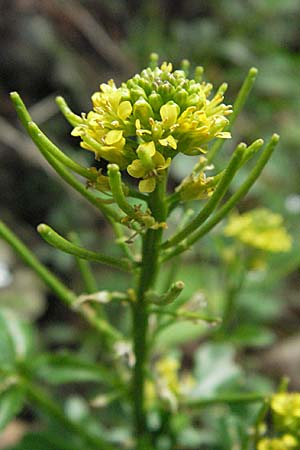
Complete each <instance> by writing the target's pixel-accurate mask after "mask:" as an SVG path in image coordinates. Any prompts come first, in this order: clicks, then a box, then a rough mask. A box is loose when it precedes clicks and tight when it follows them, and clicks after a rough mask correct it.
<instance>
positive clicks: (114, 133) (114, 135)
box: [105, 130, 123, 145]
mask: <svg viewBox="0 0 300 450" xmlns="http://www.w3.org/2000/svg"><path fill="white" fill-rule="evenodd" d="M122 137H123V131H122V130H110V131H109V132H108V133H107V135H106V136H105V143H106V144H107V145H112V144H115V143H116V142H119V141H120V140H121V139H122Z"/></svg>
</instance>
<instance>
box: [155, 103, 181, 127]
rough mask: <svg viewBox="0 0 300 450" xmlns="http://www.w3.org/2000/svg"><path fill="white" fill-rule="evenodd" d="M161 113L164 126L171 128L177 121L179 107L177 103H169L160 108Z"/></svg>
mask: <svg viewBox="0 0 300 450" xmlns="http://www.w3.org/2000/svg"><path fill="white" fill-rule="evenodd" d="M159 112H160V117H161V118H162V121H163V122H164V124H165V125H166V126H168V127H170V126H172V125H174V124H175V122H176V120H177V116H178V113H179V107H178V105H176V103H172V102H169V103H167V104H166V105H163V106H162V107H161V108H160V110H159Z"/></svg>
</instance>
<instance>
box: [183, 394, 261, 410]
mask: <svg viewBox="0 0 300 450" xmlns="http://www.w3.org/2000/svg"><path fill="white" fill-rule="evenodd" d="M267 398H268V395H267V394H262V393H259V392H258V393H256V392H254V393H252V392H250V393H243V394H228V395H226V394H224V395H219V396H218V397H213V398H201V399H198V400H188V401H186V402H184V403H183V404H182V406H185V407H189V408H201V407H205V406H211V405H219V404H222V403H225V404H230V405H233V404H234V405H236V404H242V403H260V402H264V401H266V399H267Z"/></svg>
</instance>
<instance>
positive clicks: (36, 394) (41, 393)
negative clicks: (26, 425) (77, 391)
mask: <svg viewBox="0 0 300 450" xmlns="http://www.w3.org/2000/svg"><path fill="white" fill-rule="evenodd" d="M21 382H22V386H24V388H25V390H26V392H27V395H28V397H29V399H30V400H31V401H32V402H33V403H34V404H36V405H37V407H38V408H40V409H41V410H42V411H44V413H46V414H47V415H49V416H50V417H53V418H54V419H55V420H57V421H58V422H59V423H60V424H62V425H63V426H64V428H65V429H66V430H68V431H69V432H71V433H73V434H75V435H77V436H78V437H80V438H81V440H82V441H83V442H84V443H85V444H86V445H88V449H87V450H116V448H115V447H114V446H113V445H111V444H109V443H108V442H106V441H105V440H104V439H103V438H101V437H99V436H93V435H92V434H91V433H90V432H89V431H88V430H86V429H85V428H84V427H82V426H81V425H80V424H79V423H78V422H74V421H72V420H71V419H69V418H68V417H67V416H66V415H65V414H64V412H63V411H62V410H61V408H60V407H59V406H58V404H57V402H54V401H53V400H52V399H51V398H50V397H49V395H48V393H47V392H46V391H45V390H43V389H41V388H40V387H39V386H37V385H35V384H32V383H31V382H30V381H29V380H27V379H22V380H21Z"/></svg>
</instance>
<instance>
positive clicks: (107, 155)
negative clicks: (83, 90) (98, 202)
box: [72, 63, 232, 192]
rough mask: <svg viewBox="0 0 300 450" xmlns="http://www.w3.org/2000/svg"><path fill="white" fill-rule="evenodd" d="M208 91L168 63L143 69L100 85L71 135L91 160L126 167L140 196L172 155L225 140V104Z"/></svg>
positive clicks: (193, 151) (219, 95) (152, 186)
mask: <svg viewBox="0 0 300 450" xmlns="http://www.w3.org/2000/svg"><path fill="white" fill-rule="evenodd" d="M211 91H212V85H211V84H210V83H205V82H200V81H195V80H193V79H189V78H188V77H187V75H186V73H185V71H184V70H173V68H172V64H170V63H168V64H167V63H164V64H162V66H161V67H155V68H154V69H151V68H147V69H145V70H143V71H142V72H141V74H137V75H135V76H134V77H133V78H131V79H129V80H128V81H127V82H126V83H122V84H121V86H120V87H117V86H116V85H115V83H114V81H113V80H110V81H109V82H108V83H107V84H101V86H100V91H99V92H96V93H95V94H94V95H93V96H92V103H93V110H92V111H90V112H89V113H88V114H82V117H81V123H80V124H79V125H77V126H76V127H75V128H74V130H73V131H72V135H73V136H80V137H81V140H82V141H81V146H82V147H83V148H85V149H87V150H90V151H92V152H94V153H95V156H96V158H103V159H105V160H106V161H109V162H111V163H116V164H118V165H119V167H120V168H121V169H127V171H128V173H129V174H130V175H131V176H132V177H134V178H137V179H139V180H140V183H139V189H140V191H141V192H152V191H153V190H154V189H155V186H156V179H157V177H159V176H161V175H162V174H163V173H164V172H165V171H166V170H167V168H168V166H169V165H170V162H171V160H172V158H174V156H176V154H177V153H180V152H181V153H184V154H186V155H197V154H199V153H201V152H203V151H204V150H205V147H206V145H207V144H208V143H209V142H210V141H211V140H212V139H214V138H221V139H228V138H230V133H229V132H226V131H224V128H225V127H226V125H227V124H228V119H227V116H228V115H229V114H230V113H231V112H232V111H231V106H226V105H225V104H223V103H222V101H223V94H222V90H219V91H217V93H216V94H215V95H214V96H213V97H212V98H209V97H210V95H211Z"/></svg>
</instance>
